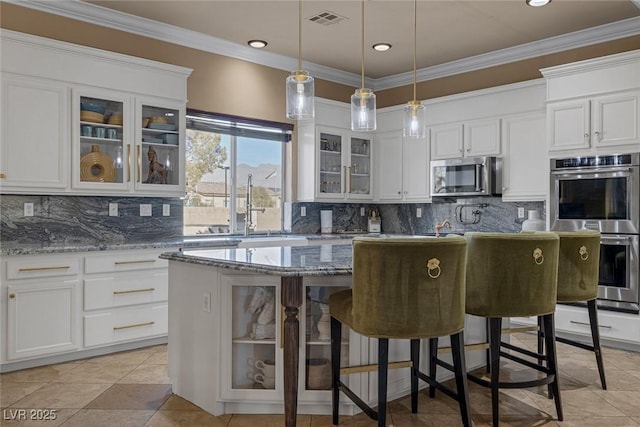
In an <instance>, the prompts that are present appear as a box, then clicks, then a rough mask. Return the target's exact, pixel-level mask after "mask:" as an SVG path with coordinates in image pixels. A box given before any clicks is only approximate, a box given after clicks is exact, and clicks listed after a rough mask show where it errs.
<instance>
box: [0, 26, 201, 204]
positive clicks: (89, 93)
mask: <svg viewBox="0 0 640 427" xmlns="http://www.w3.org/2000/svg"><path fill="white" fill-rule="evenodd" d="M0 42H1V48H2V49H1V50H2V61H1V67H2V92H3V96H2V116H1V119H2V123H1V125H2V126H1V128H2V140H1V141H0V167H1V168H2V170H0V177H2V178H0V183H1V184H2V192H4V193H22V194H91V195H95V194H118V195H133V194H135V195H137V196H146V195H165V196H181V195H183V194H184V139H185V133H184V123H185V118H184V116H185V111H186V94H187V85H186V82H187V77H188V76H189V74H190V73H191V70H189V69H186V68H182V67H177V66H174V65H169V64H163V63H159V62H154V61H148V60H144V59H140V58H135V57H130V56H125V55H121V54H116V53H113V52H106V51H101V50H98V49H92V48H88V47H84V46H78V45H73V44H69V43H64V42H59V41H55V40H50V39H45V38H41V37H36V36H31V35H26V34H22V33H16V32H13V31H7V30H3V32H2V35H1V37H0ZM145 117H147V118H149V119H150V123H147V124H145V123H144V122H143V118H145ZM154 121H155V122H154ZM152 124H153V125H154V126H155V127H153V126H152ZM149 151H151V153H150V152H149ZM150 166H151V172H152V173H151V174H150V173H149V168H150Z"/></svg>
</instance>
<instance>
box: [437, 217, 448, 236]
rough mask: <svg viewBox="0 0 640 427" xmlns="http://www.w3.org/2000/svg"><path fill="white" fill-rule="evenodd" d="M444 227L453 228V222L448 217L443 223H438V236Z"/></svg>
mask: <svg viewBox="0 0 640 427" xmlns="http://www.w3.org/2000/svg"><path fill="white" fill-rule="evenodd" d="M443 228H451V223H450V222H449V220H448V219H445V220H444V221H442V224H437V223H436V237H440V230H442V229H443Z"/></svg>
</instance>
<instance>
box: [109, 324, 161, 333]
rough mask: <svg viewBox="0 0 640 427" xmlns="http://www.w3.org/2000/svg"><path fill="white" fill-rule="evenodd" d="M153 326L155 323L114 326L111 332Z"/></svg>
mask: <svg viewBox="0 0 640 427" xmlns="http://www.w3.org/2000/svg"><path fill="white" fill-rule="evenodd" d="M155 324H156V322H145V323H135V324H133V325H125V326H114V327H113V330H114V331H120V330H122V329H131V328H139V327H142V326H151V325H155Z"/></svg>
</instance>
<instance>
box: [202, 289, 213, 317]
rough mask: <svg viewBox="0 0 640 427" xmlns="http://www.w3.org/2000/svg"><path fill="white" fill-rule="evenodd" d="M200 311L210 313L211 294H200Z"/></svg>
mask: <svg viewBox="0 0 640 427" xmlns="http://www.w3.org/2000/svg"><path fill="white" fill-rule="evenodd" d="M202 311H204V312H205V313H211V293H210V292H205V293H204V294H202Z"/></svg>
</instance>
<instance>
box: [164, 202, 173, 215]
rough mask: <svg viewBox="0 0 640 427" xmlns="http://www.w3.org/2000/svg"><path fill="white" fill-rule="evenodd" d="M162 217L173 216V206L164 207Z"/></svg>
mask: <svg viewBox="0 0 640 427" xmlns="http://www.w3.org/2000/svg"><path fill="white" fill-rule="evenodd" d="M162 216H171V205H167V204H164V205H162Z"/></svg>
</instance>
